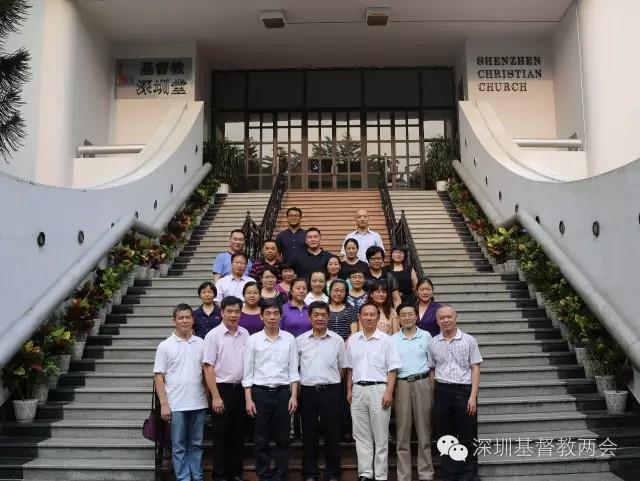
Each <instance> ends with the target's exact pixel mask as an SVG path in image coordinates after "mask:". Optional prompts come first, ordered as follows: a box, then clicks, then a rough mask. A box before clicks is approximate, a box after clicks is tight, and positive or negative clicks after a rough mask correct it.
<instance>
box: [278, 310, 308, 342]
mask: <svg viewBox="0 0 640 481" xmlns="http://www.w3.org/2000/svg"><path fill="white" fill-rule="evenodd" d="M280 328H281V329H282V330H283V331H287V332H288V333H290V334H291V335H292V336H294V337H297V336H299V335H300V334H302V333H303V332H307V331H308V330H309V329H311V321H310V320H309V308H308V307H307V305H306V304H305V305H303V306H302V308H301V309H300V308H298V307H296V306H294V305H293V304H291V302H287V303H286V304H283V306H282V322H281V323H280Z"/></svg>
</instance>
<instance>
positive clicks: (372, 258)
mask: <svg viewBox="0 0 640 481" xmlns="http://www.w3.org/2000/svg"><path fill="white" fill-rule="evenodd" d="M369 260H370V261H381V260H383V258H382V257H379V256H378V257H370V258H369Z"/></svg>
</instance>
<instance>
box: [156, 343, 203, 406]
mask: <svg viewBox="0 0 640 481" xmlns="http://www.w3.org/2000/svg"><path fill="white" fill-rule="evenodd" d="M203 351H204V341H203V340H202V339H200V338H199V337H198V336H191V337H190V338H189V339H188V340H186V341H185V340H184V339H182V338H181V337H179V336H176V334H175V332H174V333H173V334H171V336H169V337H168V338H167V339H165V340H164V341H162V342H161V343H160V344H159V345H158V349H157V350H156V358H155V363H154V365H153V372H154V374H158V373H159V374H164V386H165V391H166V393H167V400H168V401H169V408H170V409H171V411H172V412H175V411H193V410H196V409H206V407H207V406H208V403H207V397H206V395H205V392H204V384H203V377H202V357H203Z"/></svg>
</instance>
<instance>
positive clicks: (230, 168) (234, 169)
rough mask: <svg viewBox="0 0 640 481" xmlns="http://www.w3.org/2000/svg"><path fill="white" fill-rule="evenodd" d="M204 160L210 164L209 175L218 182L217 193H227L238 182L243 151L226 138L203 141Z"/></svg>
mask: <svg viewBox="0 0 640 481" xmlns="http://www.w3.org/2000/svg"><path fill="white" fill-rule="evenodd" d="M203 157H204V162H208V163H210V164H211V175H212V177H214V178H215V179H217V180H218V181H219V182H220V187H219V188H218V193H220V194H227V193H229V191H230V189H231V188H233V187H235V186H236V185H237V184H238V181H239V179H240V175H241V173H242V164H243V163H244V152H243V151H242V150H240V149H239V148H238V147H236V146H235V145H234V144H232V143H231V142H229V141H228V140H227V139H223V140H219V141H216V142H213V143H209V142H205V143H204V149H203Z"/></svg>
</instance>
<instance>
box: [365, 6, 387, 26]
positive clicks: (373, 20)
mask: <svg viewBox="0 0 640 481" xmlns="http://www.w3.org/2000/svg"><path fill="white" fill-rule="evenodd" d="M388 22H389V9H388V8H387V7H369V8H367V25H371V26H375V27H383V26H385V25H386V24H387V23H388Z"/></svg>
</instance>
